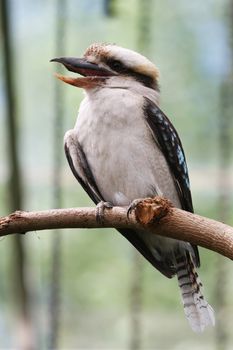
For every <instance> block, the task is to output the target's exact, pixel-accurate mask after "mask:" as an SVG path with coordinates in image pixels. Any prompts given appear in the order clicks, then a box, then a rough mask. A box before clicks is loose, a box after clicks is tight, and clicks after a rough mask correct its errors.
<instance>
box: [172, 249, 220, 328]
mask: <svg viewBox="0 0 233 350" xmlns="http://www.w3.org/2000/svg"><path fill="white" fill-rule="evenodd" d="M177 278H178V283H179V287H180V289H181V295H182V301H183V305H184V312H185V315H186V317H187V320H188V322H189V324H190V326H191V328H192V330H193V331H194V332H202V331H203V330H204V329H205V327H207V326H209V325H212V326H214V324H215V318H214V310H213V309H212V307H211V306H210V305H209V304H208V302H207V301H206V300H205V298H204V296H203V294H202V292H201V287H202V283H201V281H200V279H199V277H198V274H197V272H196V270H195V267H194V264H193V261H192V258H191V256H190V255H189V253H188V254H187V255H186V256H183V257H180V258H179V259H177Z"/></svg>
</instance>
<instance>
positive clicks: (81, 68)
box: [50, 57, 114, 88]
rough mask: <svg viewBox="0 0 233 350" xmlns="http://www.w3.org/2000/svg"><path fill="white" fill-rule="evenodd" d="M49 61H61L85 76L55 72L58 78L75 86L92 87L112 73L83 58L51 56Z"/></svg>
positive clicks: (73, 70) (72, 70) (71, 69)
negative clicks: (72, 75)
mask: <svg viewBox="0 0 233 350" xmlns="http://www.w3.org/2000/svg"><path fill="white" fill-rule="evenodd" d="M50 62H58V63H61V64H63V65H64V66H65V67H66V68H67V69H68V70H69V71H71V72H74V73H79V74H81V75H82V76H84V77H85V78H80V77H79V78H77V77H75V78H73V77H65V76H63V75H60V74H56V76H57V78H58V79H60V80H62V81H64V82H65V83H68V84H71V85H74V86H77V87H82V88H88V87H93V86H94V85H98V84H99V83H100V82H103V81H104V80H105V79H106V78H107V77H110V76H113V75H114V73H113V72H112V71H110V70H108V69H106V68H103V67H100V66H98V65H97V64H94V63H91V62H88V61H87V60H86V59H85V58H75V57H59V58H53V59H52V60H50Z"/></svg>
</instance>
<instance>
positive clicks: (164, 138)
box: [144, 97, 200, 266]
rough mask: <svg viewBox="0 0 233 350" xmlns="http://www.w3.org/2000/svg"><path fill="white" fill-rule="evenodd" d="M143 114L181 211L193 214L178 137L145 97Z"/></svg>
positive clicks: (156, 107)
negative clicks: (170, 174)
mask: <svg viewBox="0 0 233 350" xmlns="http://www.w3.org/2000/svg"><path fill="white" fill-rule="evenodd" d="M144 114H145V119H146V121H147V123H148V125H149V128H150V129H151V132H152V135H153V137H154V140H155V142H156V143H157V144H158V145H159V147H160V149H161V151H162V152H163V154H164V156H165V158H166V160H167V163H168V165H169V167H170V170H171V173H172V175H173V178H174V183H175V186H176V188H177V192H178V195H179V198H180V202H181V206H182V209H184V210H186V211H189V212H191V213H193V203H192V196H191V191H190V183H189V175H188V168H187V163H186V159H185V154H184V150H183V147H182V143H181V140H180V138H179V135H178V133H177V131H176V129H175V128H174V126H173V125H172V123H171V122H170V120H169V119H168V117H167V116H166V115H165V114H164V112H163V111H162V110H161V109H160V108H159V107H158V106H157V105H156V104H155V103H154V102H152V101H151V100H150V99H148V98H147V97H145V105H144ZM192 247H193V249H194V253H195V260H196V261H195V262H196V265H197V266H200V259H199V253H198V248H197V246H195V245H192Z"/></svg>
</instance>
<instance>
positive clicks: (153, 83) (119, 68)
mask: <svg viewBox="0 0 233 350" xmlns="http://www.w3.org/2000/svg"><path fill="white" fill-rule="evenodd" d="M106 64H107V65H108V66H109V67H110V68H111V69H112V70H114V71H115V72H117V73H119V74H122V75H125V76H129V77H133V78H134V79H136V80H137V81H139V82H140V83H142V84H143V85H144V86H146V87H149V88H151V89H155V90H157V91H159V86H158V82H157V80H155V79H153V78H152V77H150V76H149V75H146V74H141V73H138V72H135V71H134V70H133V69H131V68H128V67H127V66H125V65H124V64H123V63H122V62H121V61H119V60H114V59H108V60H107V61H106Z"/></svg>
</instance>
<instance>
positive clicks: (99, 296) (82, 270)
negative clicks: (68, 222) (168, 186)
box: [0, 0, 233, 350]
mask: <svg viewBox="0 0 233 350" xmlns="http://www.w3.org/2000/svg"><path fill="white" fill-rule="evenodd" d="M0 15H1V17H0V22H1V33H0V35H1V38H0V39H1V40H0V50H1V51H0V215H1V216H3V215H6V214H8V213H10V212H12V211H13V210H16V209H24V210H28V211H30V210H43V209H49V208H55V207H64V208H66V207H72V206H89V205H90V206H91V205H93V204H92V202H91V201H90V200H89V199H88V197H87V195H86V194H85V193H84V191H83V190H82V189H81V187H80V186H79V185H78V183H77V182H76V180H75V178H74V177H73V175H72V174H71V171H70V169H69V166H68V164H67V162H66V160H65V156H64V151H63V134H64V133H65V131H66V130H68V129H70V128H72V127H73V125H74V123H75V119H76V116H77V112H78V107H79V104H80V101H81V99H82V98H83V92H82V91H80V90H79V89H76V88H74V87H71V86H68V85H65V84H62V83H61V82H59V81H57V80H56V79H55V77H54V75H53V74H54V72H55V71H56V72H59V70H60V67H57V66H56V65H54V64H50V63H49V60H50V59H51V58H53V57H56V56H77V57H79V56H81V55H82V54H83V52H84V50H85V49H86V48H87V47H88V46H89V45H90V44H91V43H93V42H109V43H116V44H118V45H120V46H124V47H127V48H131V49H134V50H136V51H140V52H141V53H144V54H145V55H146V56H147V57H149V58H150V59H151V61H153V62H154V63H156V64H157V66H158V67H159V69H160V72H161V94H162V95H161V106H162V109H163V110H164V111H165V113H166V114H167V115H168V116H169V117H170V119H171V120H172V122H173V124H174V125H175V127H176V128H177V130H178V132H179V134H180V136H181V139H182V141H183V146H184V149H185V151H186V157H187V160H188V166H189V172H190V180H191V185H192V194H193V201H194V207H195V211H196V213H198V214H201V215H205V216H208V217H210V218H214V219H217V220H221V221H224V222H226V223H228V224H231V225H232V224H233V214H232V213H233V184H232V171H233V156H232V153H233V152H232V149H233V145H232V139H233V121H232V119H233V118H232V115H233V0H222V1H218V0H207V1H201V0H196V1H185V0H177V1H172V0H163V1H161V0H160V1H159V0H144V1H143V0H128V1H124V0H37V1H30V0H20V1H18V0H1V9H0ZM200 254H201V261H202V266H201V268H200V276H201V279H202V281H203V284H204V286H205V295H206V298H207V299H208V301H209V302H210V304H211V305H212V306H213V307H214V309H215V311H216V319H217V324H216V327H215V328H213V329H211V328H210V329H207V330H206V331H205V332H204V333H203V334H200V335H197V334H194V333H193V332H192V331H191V329H190V328H189V325H188V323H187V321H186V319H185V316H184V312H183V307H182V305H181V300H180V295H179V290H178V286H177V281H176V279H172V280H169V279H166V278H165V277H163V276H162V275H160V273H159V272H158V271H155V270H154V269H153V268H152V266H151V265H150V264H149V263H147V262H146V261H145V260H143V258H141V256H139V255H138V254H137V253H136V252H135V250H134V249H133V248H132V247H131V246H130V245H129V243H128V242H127V241H126V240H125V239H124V238H123V237H121V236H120V234H119V233H117V232H116V231H114V230H107V229H105V230H84V229H83V230H81V229H80V230H63V231H59V232H58V231H56V232H52V231H43V232H31V233H28V234H26V235H25V236H20V237H18V236H17V237H14V236H12V237H10V236H9V237H4V238H2V239H1V240H0V281H1V282H0V349H23V350H29V349H36V350H38V349H122V350H123V349H125V350H126V349H129V350H144V349H161V350H163V349H164V350H165V349H177V350H182V349H189V348H190V349H198V350H202V349H217V350H227V349H233V332H232V324H233V302H232V297H231V296H232V293H233V278H232V268H233V267H232V263H231V262H230V261H228V260H227V259H225V258H221V257H220V256H219V255H217V254H216V253H213V252H211V251H207V250H205V249H200Z"/></svg>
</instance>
